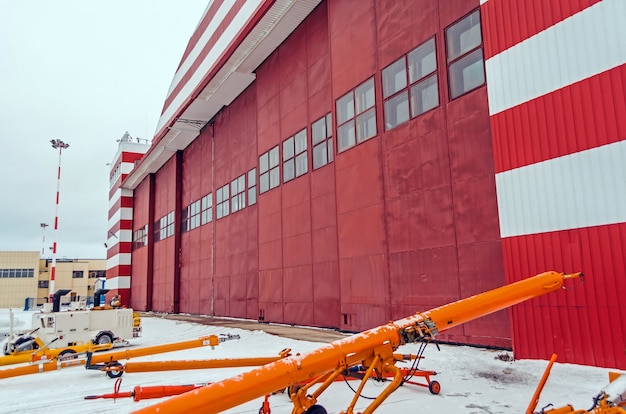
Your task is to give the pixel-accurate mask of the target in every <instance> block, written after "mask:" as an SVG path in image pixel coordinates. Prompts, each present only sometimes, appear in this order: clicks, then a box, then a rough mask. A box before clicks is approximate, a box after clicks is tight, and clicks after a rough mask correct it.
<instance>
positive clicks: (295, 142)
mask: <svg viewBox="0 0 626 414" xmlns="http://www.w3.org/2000/svg"><path fill="white" fill-rule="evenodd" d="M307 147H308V143H307V134H306V128H305V129H303V130H302V131H300V132H298V133H297V134H296V135H294V136H292V137H289V138H287V139H286V140H285V141H283V182H284V183H286V182H287V181H290V180H293V179H294V178H296V177H300V176H301V175H302V174H305V173H306V172H307V171H308V170H309V163H308V152H307Z"/></svg>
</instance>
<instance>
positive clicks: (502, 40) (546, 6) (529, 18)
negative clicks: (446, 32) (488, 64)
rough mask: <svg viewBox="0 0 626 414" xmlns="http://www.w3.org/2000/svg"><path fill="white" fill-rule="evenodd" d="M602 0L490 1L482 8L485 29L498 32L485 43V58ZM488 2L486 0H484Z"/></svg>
mask: <svg viewBox="0 0 626 414" xmlns="http://www.w3.org/2000/svg"><path fill="white" fill-rule="evenodd" d="M599 1H601V0H569V1H556V2H555V1H553V2H546V1H544V0H526V1H524V2H519V1H491V2H486V4H485V5H484V6H483V7H482V8H481V20H482V23H483V31H485V30H486V31H487V32H490V33H498V36H495V37H492V38H490V39H489V42H488V43H487V45H486V47H485V59H489V58H490V57H492V56H494V55H497V54H498V53H500V52H502V51H504V50H506V49H508V48H509V47H511V46H514V45H516V44H517V43H519V42H521V41H523V40H525V39H528V38H529V37H531V36H532V35H534V34H535V33H539V32H541V31H543V30H545V29H547V28H548V27H550V26H553V25H555V24H557V23H558V22H560V21H562V20H565V19H567V18H568V17H570V16H572V15H574V14H576V13H578V12H580V11H582V10H584V9H586V8H587V7H589V6H592V5H594V4H596V3H597V2H599ZM481 3H485V1H484V0H483V1H481Z"/></svg>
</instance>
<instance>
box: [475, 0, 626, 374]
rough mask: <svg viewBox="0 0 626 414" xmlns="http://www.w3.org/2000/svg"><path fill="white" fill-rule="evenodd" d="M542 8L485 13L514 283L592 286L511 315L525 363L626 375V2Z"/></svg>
mask: <svg viewBox="0 0 626 414" xmlns="http://www.w3.org/2000/svg"><path fill="white" fill-rule="evenodd" d="M534 3H537V2H536V1H534V0H531V1H529V2H517V3H515V2H513V3H512V2H508V1H502V0H489V1H488V2H485V3H484V4H483V7H482V11H483V18H484V20H483V23H484V24H483V32H484V34H485V50H486V51H487V56H490V57H491V56H492V57H491V58H490V59H489V60H488V61H487V64H486V70H487V82H488V89H489V105H490V113H491V114H492V117H491V122H492V129H493V141H494V159H495V168H496V172H497V175H496V183H497V189H498V208H499V216H500V223H501V234H502V236H503V237H504V239H503V247H504V249H503V253H504V263H505V269H506V271H505V272H506V276H507V282H509V283H510V282H513V281H516V280H519V279H521V278H524V277H528V276H530V275H533V274H536V273H540V272H543V271H546V270H557V271H564V272H576V271H583V272H584V273H586V274H587V275H588V279H587V280H586V282H585V284H584V285H580V284H578V285H576V286H575V287H573V288H570V289H568V290H566V291H564V292H560V293H557V294H555V295H550V296H548V297H542V298H539V299H537V300H533V301H531V302H528V303H524V304H521V305H519V306H517V307H515V308H514V309H513V311H512V315H513V322H514V324H513V343H514V349H515V352H516V357H518V358H547V357H548V356H549V355H550V354H551V353H552V352H555V353H557V354H558V355H559V358H560V360H562V361H566V362H573V363H581V364H593V365H600V366H612V367H626V354H624V349H623V344H624V339H625V335H626V314H625V311H624V309H623V306H620V303H621V302H622V301H621V300H620V297H619V293H617V292H619V291H620V289H621V288H622V286H621V285H622V284H623V280H624V279H625V278H626V265H625V263H624V251H626V237H624V236H625V234H626V233H625V231H626V224H625V222H626V215H625V214H624V213H623V211H622V210H623V209H622V208H621V207H620V206H622V205H624V202H625V201H626V199H625V198H624V197H625V196H624V194H626V187H625V186H626V182H625V181H624V179H623V177H625V176H626V171H625V170H624V163H625V162H626V153H625V152H624V149H625V148H626V141H625V140H624V139H625V138H626V121H624V119H626V97H625V93H626V92H625V88H624V84H625V79H626V72H624V70H625V69H626V66H625V63H626V40H625V39H626V36H625V32H624V27H623V25H622V23H621V21H620V17H617V16H624V15H626V3H624V2H620V1H616V0H609V1H602V2H594V1H586V0H581V1H577V2H561V3H554V4H552V3H551V4H550V5H549V6H550V7H548V5H547V4H545V3H544V4H542V7H534V6H533V4H534ZM513 8H515V13H514V12H513V11H514V10H513ZM516 19H517V20H519V21H516V22H511V20H516ZM531 19H532V22H531ZM561 20H563V21H561Z"/></svg>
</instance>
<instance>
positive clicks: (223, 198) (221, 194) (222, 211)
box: [215, 183, 230, 220]
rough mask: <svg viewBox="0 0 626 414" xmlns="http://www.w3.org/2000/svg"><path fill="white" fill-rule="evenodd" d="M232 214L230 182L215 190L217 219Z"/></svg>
mask: <svg viewBox="0 0 626 414" xmlns="http://www.w3.org/2000/svg"><path fill="white" fill-rule="evenodd" d="M229 214H230V183H226V184H224V185H223V186H221V187H220V188H218V189H217V190H216V191H215V219H216V220H219V219H221V218H224V217H226V216H228V215H229Z"/></svg>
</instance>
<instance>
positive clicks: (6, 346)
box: [3, 342, 13, 355]
mask: <svg viewBox="0 0 626 414" xmlns="http://www.w3.org/2000/svg"><path fill="white" fill-rule="evenodd" d="M12 351H13V347H12V346H10V345H9V342H5V343H4V349H3V352H4V355H11V352H12Z"/></svg>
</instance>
